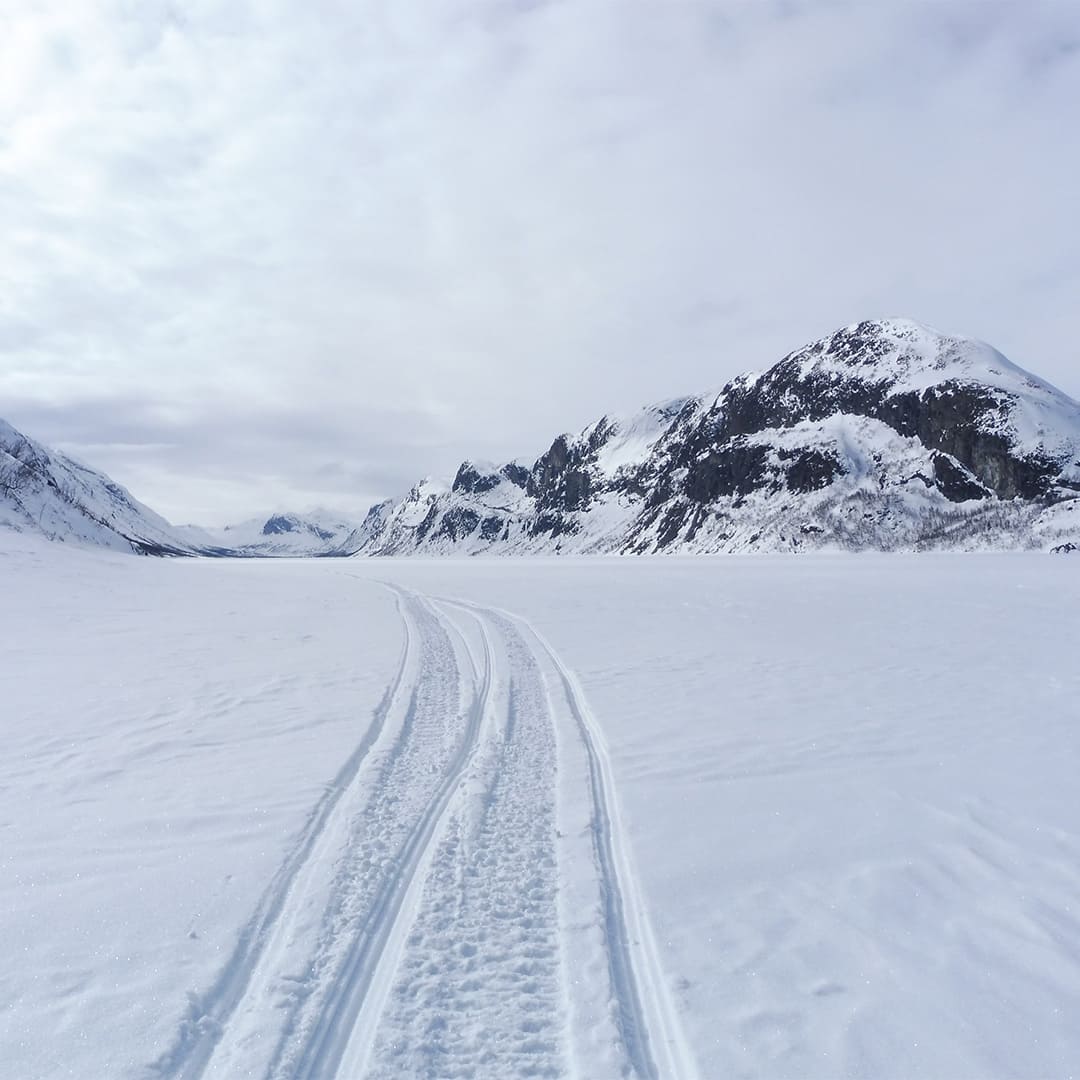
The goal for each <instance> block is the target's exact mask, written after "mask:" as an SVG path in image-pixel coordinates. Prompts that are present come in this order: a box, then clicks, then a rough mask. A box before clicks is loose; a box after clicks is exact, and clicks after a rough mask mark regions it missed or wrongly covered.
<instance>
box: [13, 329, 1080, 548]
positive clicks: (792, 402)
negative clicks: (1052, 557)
mask: <svg viewBox="0 0 1080 1080" xmlns="http://www.w3.org/2000/svg"><path fill="white" fill-rule="evenodd" d="M0 524H9V525H13V526H14V527H16V528H23V529H31V530H33V531H37V532H42V533H44V534H45V535H48V536H50V537H52V538H54V539H61V540H72V541H76V542H80V543H90V544H102V545H103V546H107V547H123V546H124V545H125V544H126V545H128V546H129V547H130V548H133V549H134V550H136V551H141V552H144V553H149V554H195V553H205V554H219V555H223V554H238V555H281V554H290V555H294V554H295V555H313V554H320V555H328V554H335V555H346V554H356V555H408V554H425V555H436V554H438V555H455V554H469V555H475V554H491V555H497V554H512V555H526V554H553V553H571V552H574V553H620V554H640V553H653V552H739V551H773V552H776V551H805V550H816V549H832V550H836V549H842V550H884V551H920V550H986V549H991V550H992V549H1023V548H1034V549H1057V550H1072V549H1075V548H1076V547H1078V546H1080V404H1078V403H1077V402H1075V401H1074V400H1072V399H1071V398H1069V397H1068V396H1066V395H1065V394H1063V393H1062V392H1061V391H1059V390H1057V389H1055V388H1054V387H1052V386H1050V385H1049V384H1047V383H1045V382H1043V381H1042V380H1040V379H1038V378H1036V377H1035V376H1033V375H1030V374H1029V373H1027V372H1025V371H1023V370H1021V369H1020V368H1018V367H1016V366H1015V365H1014V364H1012V363H1010V362H1009V361H1008V360H1007V359H1006V358H1005V357H1004V356H1002V355H1001V354H1000V353H998V352H997V351H995V350H994V349H992V348H990V347H989V346H988V345H985V344H982V343H981V342H977V341H973V340H970V339H966V338H957V337H948V336H945V335H942V334H939V333H937V332H936V331H933V330H931V329H929V328H928V327H925V326H922V325H920V324H918V323H914V322H910V321H906V320H900V319H889V320H880V321H874V322H862V323H858V324H856V325H853V326H848V327H845V328H844V329H842V330H838V331H836V332H835V333H834V334H831V335H829V336H828V337H826V338H822V339H821V340H820V341H817V342H814V343H813V344H811V345H807V346H805V347H804V348H802V349H799V350H797V351H796V352H793V353H791V354H789V355H788V356H786V357H784V359H782V360H781V361H779V363H777V364H775V365H774V366H773V367H771V368H769V370H768V371H766V372H764V373H762V374H751V375H743V376H740V377H739V378H737V379H734V380H733V381H732V382H730V383H729V384H728V385H727V386H725V387H724V388H723V389H722V390H720V391H719V392H718V393H712V394H707V395H703V396H699V397H689V398H680V399H677V400H673V401H670V402H667V403H664V404H661V405H656V406H652V407H650V408H647V409H644V410H643V411H641V412H640V413H638V414H636V415H634V416H631V417H628V418H621V419H620V418H611V417H604V418H602V419H601V420H598V421H597V422H596V423H595V424H592V425H590V426H589V427H588V428H586V429H585V430H584V431H582V432H581V433H579V434H578V435H560V436H559V437H558V438H556V439H555V440H554V442H553V443H552V444H551V446H550V448H549V449H548V450H547V451H546V452H545V453H543V454H541V455H540V456H539V457H538V458H537V459H536V460H535V461H534V462H533V463H532V464H531V465H529V464H526V463H523V462H510V463H507V464H503V465H492V464H481V463H478V462H471V461H467V462H465V463H463V464H462V465H461V466H460V468H459V469H458V470H457V473H456V475H455V477H454V479H453V481H452V482H451V483H438V482H435V481H432V480H424V481H422V482H420V483H419V484H417V485H416V486H415V487H414V488H413V489H412V490H411V491H410V492H408V494H406V495H405V496H404V497H403V498H400V499H396V500H394V499H391V500H388V501H386V502H384V503H380V504H379V505H377V506H374V507H372V509H371V510H370V511H369V512H368V514H367V517H366V518H365V519H364V520H363V522H361V523H360V524H359V525H358V526H355V527H354V524H353V523H351V522H349V521H347V520H342V519H341V518H340V516H335V515H326V514H320V515H314V516H312V515H294V514H278V515H274V516H272V517H270V518H269V519H268V520H266V521H264V522H251V523H247V524H245V525H242V526H235V527H233V528H232V529H230V530H225V531H223V532H220V533H211V532H207V531H202V530H196V529H177V528H175V527H173V526H170V525H169V524H168V522H166V521H164V519H162V518H160V517H159V516H158V515H156V514H154V513H153V512H152V511H150V510H148V509H147V508H146V507H145V506H143V505H142V504H140V503H138V502H136V501H135V500H134V499H133V498H132V497H131V496H130V495H129V494H128V493H127V492H126V491H125V490H124V489H123V488H121V487H119V485H117V484H115V483H113V482H112V481H111V480H109V479H108V478H107V477H105V476H104V475H102V474H100V473H96V472H94V471H93V470H89V469H87V468H86V467H85V466H81V465H78V464H77V463H75V462H73V461H72V460H71V459H70V458H67V457H65V456H64V455H61V454H56V453H54V452H52V451H48V450H46V449H45V448H44V447H41V446H40V445H39V444H37V443H34V442H33V441H32V440H30V439H28V438H26V437H25V436H23V435H20V434H19V433H18V432H15V431H14V429H12V428H10V427H8V426H7V425H4V424H0Z"/></svg>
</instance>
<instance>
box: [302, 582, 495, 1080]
mask: <svg viewBox="0 0 1080 1080" xmlns="http://www.w3.org/2000/svg"><path fill="white" fill-rule="evenodd" d="M395 591H397V590H395ZM425 606H426V607H427V609H428V611H429V612H430V613H431V614H432V615H433V616H434V618H435V619H436V621H437V622H438V623H439V624H440V625H441V626H442V628H443V630H444V631H448V632H449V634H453V635H455V636H458V637H459V638H460V639H461V641H462V643H463V645H464V646H465V649H466V652H467V653H468V645H467V642H466V640H465V638H464V636H463V635H461V633H460V631H459V630H458V629H457V627H455V626H454V625H453V624H452V623H451V622H450V621H449V620H447V619H446V617H445V616H444V615H442V614H440V613H439V611H438V609H437V608H436V607H435V605H433V604H425ZM470 655H471V654H470ZM492 666H493V665H492V660H491V656H490V653H489V655H488V657H487V661H486V664H485V667H484V671H483V673H482V675H481V681H480V686H479V688H478V691H477V693H476V695H475V698H474V700H473V703H472V706H471V708H470V709H469V710H468V716H467V722H466V728H465V731H464V734H463V736H462V738H461V740H460V743H459V745H458V747H457V750H456V752H455V753H454V755H453V756H452V758H451V760H450V762H449V765H448V766H447V767H446V769H445V771H444V772H443V775H442V778H441V780H440V782H439V783H438V786H437V787H436V788H435V791H434V793H433V794H432V796H431V798H430V799H429V801H428V803H427V805H426V807H425V808H424V810H423V812H422V813H421V814H420V816H419V818H418V819H417V820H416V821H415V823H414V824H413V826H412V828H411V829H410V831H409V833H408V835H407V837H406V839H405V842H404V843H403V844H402V846H401V848H400V849H399V851H398V852H397V854H396V855H395V856H394V858H393V860H392V862H391V865H390V868H389V870H388V871H387V873H386V874H385V877H384V878H383V880H382V882H381V884H380V886H379V888H378V891H377V893H376V895H375V897H374V899H373V901H372V902H371V904H370V906H369V907H368V910H367V916H366V919H365V921H364V924H363V925H362V927H361V932H360V933H359V934H358V935H357V936H356V937H355V938H354V939H353V941H352V942H351V943H350V945H349V947H348V950H347V952H346V954H345V959H344V962H343V963H342V964H341V965H340V967H339V969H338V971H337V974H336V975H335V977H334V979H333V981H332V983H331V984H330V986H329V989H328V990H327V991H326V992H325V994H324V995H323V999H322V1003H321V1006H320V1008H319V1012H318V1016H317V1018H316V1019H315V1022H314V1024H313V1025H312V1027H311V1029H310V1031H309V1033H308V1034H307V1036H306V1039H305V1041H304V1044H303V1048H302V1050H301V1051H300V1053H299V1055H298V1057H297V1058H296V1060H295V1062H293V1063H292V1064H291V1065H289V1066H287V1071H286V1073H285V1075H287V1076H289V1077H291V1078H296V1080H315V1078H319V1077H330V1076H335V1075H337V1072H338V1068H339V1066H340V1063H341V1059H342V1057H343V1055H344V1054H345V1051H346V1049H347V1047H348V1044H349V1042H350V1039H352V1037H353V1032H354V1030H356V1029H358V1028H360V1029H363V1030H366V1029H369V1028H373V1026H374V1025H375V1024H377V1022H378V1015H379V1012H380V1011H381V1008H380V1006H381V999H383V998H384V997H385V992H386V989H385V984H386V980H387V979H389V978H391V977H392V970H388V969H392V968H393V966H394V958H395V955H394V954H395V953H396V952H398V951H399V950H400V943H401V941H402V940H403V939H404V936H405V934H406V933H407V932H408V928H409V924H410V922H411V918H410V916H411V913H412V911H413V909H414V908H415V905H416V902H417V899H418V894H419V891H420V889H421V888H422V886H423V874H421V873H419V872H418V871H420V869H421V868H422V867H423V866H425V865H426V863H427V862H428V856H429V854H430V852H431V850H432V848H433V846H434V842H435V840H436V837H437V832H438V828H439V825H440V823H441V822H442V821H443V819H444V816H445V814H446V810H447V807H448V806H449V804H450V801H451V799H452V797H453V795H454V793H455V792H456V791H457V789H458V786H459V784H460V781H461V779H462V776H463V775H464V772H465V769H466V767H467V765H468V762H469V760H470V758H471V757H472V755H473V753H474V751H475V749H476V745H477V740H478V736H479V732H480V727H481V724H482V722H483V719H484V717H485V715H486V713H487V710H488V696H489V694H490V690H491V675H492ZM413 708H415V702H414V706H413ZM405 734H406V735H407V734H408V731H406V733H405ZM384 959H385V963H384Z"/></svg>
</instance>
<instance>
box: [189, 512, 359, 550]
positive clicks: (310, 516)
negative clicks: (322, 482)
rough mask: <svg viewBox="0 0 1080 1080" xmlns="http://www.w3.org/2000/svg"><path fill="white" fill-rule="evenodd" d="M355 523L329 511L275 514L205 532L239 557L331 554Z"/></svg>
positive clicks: (341, 543) (343, 515)
mask: <svg viewBox="0 0 1080 1080" xmlns="http://www.w3.org/2000/svg"><path fill="white" fill-rule="evenodd" d="M358 524H359V523H358V522H357V521H355V520H353V519H351V518H349V517H348V516H347V515H345V514H340V513H337V512H335V511H332V510H313V511H310V512H308V513H304V514H294V513H288V512H284V511H282V512H278V513H274V514H271V515H270V516H269V517H267V518H253V519H252V520H250V521H244V522H241V523H240V524H237V525H227V526H225V528H223V529H220V530H207V534H208V535H209V536H210V537H211V538H212V539H213V541H214V543H216V544H217V545H219V546H220V547H222V548H227V549H229V550H230V551H234V552H236V553H237V554H240V555H261V556H306V555H334V554H338V553H339V552H340V551H341V548H342V545H343V544H344V543H345V542H346V541H347V540H348V539H349V537H350V536H352V535H353V534H354V533H355V532H356V530H357V528H358Z"/></svg>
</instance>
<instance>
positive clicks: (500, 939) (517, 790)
mask: <svg viewBox="0 0 1080 1080" xmlns="http://www.w3.org/2000/svg"><path fill="white" fill-rule="evenodd" d="M459 610H460V609H459ZM466 618H469V616H466ZM478 618H479V625H480V629H481V634H482V637H483V640H484V642H485V652H486V655H487V657H488V662H489V663H491V662H494V663H495V664H496V665H497V666H498V667H501V668H503V670H502V671H501V672H500V673H499V675H500V677H499V678H498V683H497V698H496V700H497V703H498V709H497V720H496V724H495V726H493V727H492V728H491V729H489V730H488V731H486V732H485V736H486V737H485V739H484V742H483V746H482V750H481V752H480V753H479V754H478V756H477V760H476V763H475V767H474V769H473V772H472V775H471V777H470V782H469V785H468V787H467V789H466V790H465V791H463V793H462V796H463V797H462V798H461V799H459V800H458V801H457V803H456V805H455V807H454V811H453V814H452V815H451V818H450V820H449V823H448V828H447V829H446V831H445V833H444V834H443V838H442V841H441V842H440V844H439V846H438V849H437V851H436V853H435V858H434V862H433V864H432V870H431V874H430V877H429V878H428V880H427V882H426V884H425V888H424V895H423V899H422V902H421V904H420V907H419V910H418V911H417V913H416V919H415V922H414V924H413V926H412V929H411V931H410V933H409V935H408V939H407V942H406V945H405V949H404V952H403V955H402V957H401V961H400V966H399V967H398V970H397V974H396V978H395V980H394V983H393V987H392V989H391V991H390V996H389V999H388V1002H387V1006H386V1009H385V1011H384V1013H383V1015H382V1018H381V1021H380V1023H379V1027H378V1030H377V1032H375V1033H374V1034H375V1038H374V1042H373V1043H372V1040H371V1038H370V1036H369V1033H368V1032H363V1031H358V1032H357V1036H358V1037H357V1038H355V1039H354V1041H353V1044H352V1046H351V1048H350V1055H349V1056H348V1057H347V1058H346V1062H345V1064H346V1066H347V1067H346V1068H345V1069H344V1070H343V1074H344V1075H348V1076H361V1075H367V1076H370V1077H372V1078H387V1080H389V1078H392V1077H399V1076H431V1077H446V1078H451V1077H492V1078H495V1077H508V1076H523V1077H524V1076H534V1077H541V1076H544V1077H558V1076H565V1075H567V1074H568V1072H569V1071H570V1063H569V1060H568V1057H567V1052H568V1048H567V1046H566V1043H565V1038H564V1035H565V1029H566V983H565V976H564V972H563V957H562V956H561V948H560V926H559V911H558V904H557V894H558V884H559V882H558V868H557V865H556V799H555V773H556V743H555V731H554V727H553V725H552V719H551V715H550V712H549V710H548V708H547V705H546V701H545V694H544V687H543V683H542V680H541V677H540V673H539V670H538V669H537V667H536V664H535V662H534V660H533V658H532V656H531V654H530V653H529V651H528V649H527V648H526V647H525V644H524V642H523V641H522V640H521V638H520V635H518V634H517V633H516V632H515V631H514V629H513V628H512V627H511V626H509V625H508V624H506V623H505V621H503V620H495V619H489V618H488V617H486V616H478ZM496 658H497V659H496ZM365 1066H368V1071H367V1072H365V1068H364V1067H365Z"/></svg>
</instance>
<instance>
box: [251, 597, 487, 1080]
mask: <svg viewBox="0 0 1080 1080" xmlns="http://www.w3.org/2000/svg"><path fill="white" fill-rule="evenodd" d="M422 603H423V606H424V610H425V611H426V613H427V634H426V638H425V644H426V645H427V649H426V653H425V655H426V658H427V659H428V661H429V663H428V664H425V665H423V667H422V669H421V670H422V672H423V676H422V678H421V679H420V680H419V681H418V683H417V685H416V688H415V690H414V697H413V703H412V705H411V707H410V709H409V712H408V715H407V717H406V723H405V724H404V725H403V727H402V730H401V734H400V737H399V739H398V741H397V743H396V744H395V746H394V748H393V749H392V751H391V753H390V755H389V757H388V760H387V762H386V764H385V766H384V768H383V770H382V773H381V775H380V776H379V778H378V780H377V781H376V785H375V788H374V790H373V793H372V798H371V801H370V803H369V804H368V806H367V807H366V809H365V812H364V814H363V815H362V817H361V819H359V820H358V822H357V832H356V835H355V836H354V838H353V841H352V843H351V845H350V850H349V852H348V859H347V861H346V863H345V866H344V873H343V876H342V879H341V881H340V882H339V885H338V887H337V888H336V889H335V895H336V902H335V903H334V904H333V905H332V909H331V911H330V913H329V917H328V919H327V926H326V935H325V942H326V945H325V948H324V950H323V955H322V956H319V957H317V958H316V960H315V963H314V965H313V970H312V972H311V974H310V976H309V978H308V980H306V981H307V984H308V986H309V987H311V989H312V992H311V993H310V994H309V996H308V997H306V998H305V999H304V1000H303V1001H302V1003H301V1008H300V1009H299V1010H298V1013H299V1014H300V1015H298V1016H297V1017H295V1018H294V1021H293V1023H292V1024H291V1025H290V1027H289V1029H287V1030H286V1032H285V1036H284V1038H283V1039H282V1041H281V1044H280V1045H279V1048H278V1051H277V1053H276V1054H275V1059H274V1061H273V1062H272V1064H271V1069H270V1075H271V1076H274V1077H281V1078H284V1077H289V1078H296V1080H310V1078H316V1077H331V1076H335V1075H337V1074H338V1070H339V1066H340V1064H341V1058H342V1056H343V1055H344V1053H345V1050H346V1048H347V1046H348V1043H349V1040H350V1037H351V1033H352V1031H353V1029H354V1028H355V1027H357V1026H358V1025H360V1024H362V1023H363V1021H362V1019H361V1011H362V1010H363V1009H364V1006H365V998H366V997H367V995H368V991H369V989H370V988H371V987H372V986H373V985H375V986H376V987H377V986H378V984H379V975H380V960H381V959H382V957H383V955H384V953H385V952H387V950H388V946H391V947H390V949H389V952H390V953H392V952H393V948H392V942H393V939H394V937H395V935H396V934H400V933H401V931H402V926H403V925H407V920H408V918H409V915H410V910H409V909H410V906H411V903H413V902H415V893H416V890H415V888H413V887H412V885H413V882H414V879H418V877H419V878H422V876H423V875H422V873H421V871H422V870H423V869H424V867H425V865H426V863H427V861H428V860H427V856H428V854H429V852H430V849H431V848H432V847H433V844H434V842H435V840H436V839H437V834H438V827H439V825H440V823H441V822H442V820H443V818H444V814H445V811H446V808H447V806H448V804H449V802H450V800H451V797H452V796H453V794H454V792H455V791H456V790H457V788H458V786H459V784H460V781H461V778H462V776H463V774H464V772H465V769H466V766H467V764H468V762H469V760H470V758H471V756H472V753H473V751H474V750H475V747H476V744H477V738H478V734H479V730H480V724H481V720H482V718H483V716H484V715H485V713H486V711H487V696H488V691H489V686H490V683H489V679H488V675H489V674H490V670H488V671H487V672H485V673H484V675H483V677H482V678H480V680H479V686H478V688H477V691H476V693H475V694H474V695H473V697H472V700H471V701H463V694H462V691H463V687H461V686H460V675H461V672H460V669H459V668H458V666H457V659H456V658H457V653H456V651H455V649H454V647H453V645H452V643H451V641H450V635H451V634H456V635H457V634H458V632H457V631H456V628H454V627H453V626H451V625H449V624H448V622H447V620H446V619H445V617H444V616H441V615H440V614H439V613H438V612H437V610H436V609H435V608H434V607H433V606H432V605H430V604H428V603H426V602H422ZM458 636H460V635H458ZM462 646H463V648H464V651H465V655H466V656H467V657H468V656H469V655H470V654H469V651H468V646H467V643H466V642H465V640H464V638H462ZM376 996H377V995H376Z"/></svg>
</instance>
